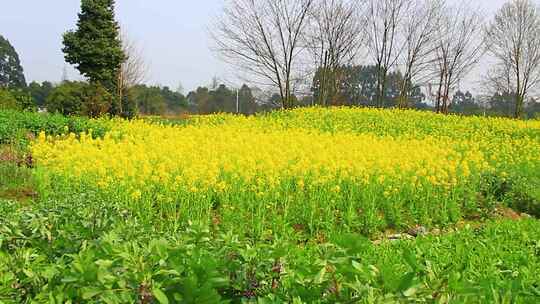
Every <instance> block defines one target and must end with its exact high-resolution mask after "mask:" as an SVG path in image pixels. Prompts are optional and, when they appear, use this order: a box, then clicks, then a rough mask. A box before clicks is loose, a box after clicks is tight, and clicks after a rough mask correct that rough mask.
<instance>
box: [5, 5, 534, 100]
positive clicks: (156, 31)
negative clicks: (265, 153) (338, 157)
mask: <svg viewBox="0 0 540 304" xmlns="http://www.w3.org/2000/svg"><path fill="white" fill-rule="evenodd" d="M537 1H540V0H537ZM504 2H505V0H473V3H477V4H478V5H479V6H480V7H481V8H482V9H483V10H484V13H485V15H486V16H488V17H491V16H492V14H493V12H495V11H496V10H497V9H498V8H500V7H501V5H502V4H503V3H504ZM0 3H1V5H0V8H1V9H0V35H3V36H4V37H6V38H7V39H8V40H9V41H10V42H11V43H12V44H13V45H14V47H15V48H16V50H17V51H18V53H19V55H20V57H21V61H22V65H23V68H24V70H25V75H26V78H27V81H28V82H30V81H32V80H37V81H44V80H50V81H59V80H60V79H61V77H62V70H63V67H64V58H63V54H62V52H61V48H62V38H61V36H62V33H63V32H65V31H66V30H68V29H72V28H74V26H75V23H76V20H77V13H78V11H79V6H80V2H79V1H78V0H47V1H43V0H0ZM116 6H117V12H116V14H117V19H118V20H119V22H120V24H121V26H122V27H123V31H124V32H127V33H128V36H129V37H131V39H132V40H134V41H135V42H136V43H137V44H138V45H139V46H140V48H141V49H142V51H143V54H144V58H145V59H146V61H147V62H148V64H149V67H150V73H149V77H148V81H147V82H148V83H150V84H162V85H168V86H170V87H172V88H173V89H175V88H177V87H178V84H179V83H182V84H183V86H184V87H185V89H186V90H191V89H193V88H195V87H196V86H198V85H206V84H208V83H209V82H210V79H211V78H212V77H214V76H217V77H220V78H228V77H231V76H232V75H231V74H230V72H227V68H226V67H225V65H224V64H222V63H221V62H220V61H219V60H218V59H216V58H215V56H214V55H213V54H212V52H211V51H210V50H209V45H210V44H211V42H210V40H209V38H208V31H207V28H208V26H209V24H211V23H212V20H213V19H214V18H215V17H216V16H217V15H218V14H219V13H220V11H221V9H222V7H223V0H197V1H194V0H117V3H116ZM68 71H69V76H70V78H72V79H74V78H75V79H76V78H77V77H78V76H77V73H76V72H75V71H74V70H73V69H71V68H70V69H69V70H68ZM475 74H479V72H475ZM471 87H472V86H471Z"/></svg>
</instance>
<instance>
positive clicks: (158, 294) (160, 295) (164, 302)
mask: <svg viewBox="0 0 540 304" xmlns="http://www.w3.org/2000/svg"><path fill="white" fill-rule="evenodd" d="M152 294H153V295H154V297H155V298H156V300H157V301H158V302H159V303H160V304H169V298H167V295H166V294H165V293H164V292H163V291H162V290H161V289H159V288H157V287H155V288H153V289H152Z"/></svg>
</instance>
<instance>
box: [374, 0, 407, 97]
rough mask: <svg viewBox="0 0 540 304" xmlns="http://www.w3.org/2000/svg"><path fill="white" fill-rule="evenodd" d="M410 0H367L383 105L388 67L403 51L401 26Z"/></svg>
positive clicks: (378, 88) (379, 93)
mask: <svg viewBox="0 0 540 304" xmlns="http://www.w3.org/2000/svg"><path fill="white" fill-rule="evenodd" d="M410 5H411V0H368V1H367V4H366V10H365V13H366V25H365V28H366V39H367V40H366V44H367V49H368V53H369V54H370V55H371V56H372V57H373V59H374V61H375V65H376V67H377V94H376V99H377V100H376V102H377V106H383V102H384V98H385V91H386V82H387V78H388V73H389V71H390V70H391V69H392V68H393V67H395V65H396V64H397V62H398V59H399V56H400V55H401V54H402V51H403V41H400V35H399V28H400V26H401V25H402V22H403V18H404V17H405V15H406V14H407V12H408V7H409V6H410Z"/></svg>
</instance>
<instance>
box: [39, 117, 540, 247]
mask: <svg viewBox="0 0 540 304" xmlns="http://www.w3.org/2000/svg"><path fill="white" fill-rule="evenodd" d="M114 125H115V127H114V130H113V131H111V132H109V133H108V134H107V135H106V136H105V137H104V138H97V139H94V138H92V136H91V135H90V134H68V135H65V136H62V137H57V138H51V137H48V138H47V137H46V136H44V135H43V134H42V135H41V136H40V137H39V138H38V140H37V141H36V142H35V143H34V145H33V146H32V153H33V155H34V157H35V159H36V161H37V163H38V165H39V168H40V170H39V171H38V174H37V177H38V179H40V180H41V183H42V184H43V185H46V187H49V188H50V190H51V192H54V191H58V190H54V189H68V188H73V187H83V188H89V189H94V190H96V191H98V192H99V193H100V194H102V195H104V196H105V197H107V198H109V199H111V204H117V205H118V208H119V209H125V210H129V211H130V212H134V213H137V214H138V215H140V216H142V217H143V218H144V219H146V220H148V221H155V222H157V223H158V224H160V225H162V226H163V227H167V228H178V227H181V226H182V225H183V223H185V222H187V221H191V220H206V221H212V220H214V221H215V220H216V217H218V218H219V221H220V222H222V223H224V224H226V225H230V228H231V229H237V226H238V223H242V222H244V223H247V224H249V226H250V227H251V228H252V233H253V234H255V235H256V236H260V237H263V236H264V234H265V233H266V232H267V231H275V230H276V229H277V230H282V231H283V232H285V233H286V232H287V231H284V230H283V229H285V228H283V227H284V225H282V224H283V222H289V223H293V224H295V227H302V229H304V230H306V231H309V232H314V231H319V230H322V229H325V230H330V231H334V230H336V231H343V230H354V231H356V230H360V231H362V232H365V233H369V232H370V231H373V229H378V228H381V227H392V226H400V225H409V224H412V223H425V222H430V223H440V224H444V223H447V222H452V221H455V220H457V219H459V218H460V217H461V216H462V215H463V214H464V213H466V212H468V210H472V209H474V207H475V205H476V204H478V203H479V201H480V199H478V195H477V194H478V193H479V192H481V189H482V187H483V184H484V180H485V178H486V177H487V176H501V177H503V178H507V177H508V176H509V175H512V176H518V175H522V174H524V172H525V173H530V172H534V171H537V170H538V169H539V168H540V122H523V121H512V120H506V119H488V118H477V117H475V118H461V117H456V116H438V115H434V114H431V113H425V112H417V111H398V110H372V109H350V108H336V109H321V108H314V109H299V110H293V111H281V112H276V113H272V114H268V115H263V116H256V117H242V116H232V115H225V114H222V115H211V116H201V117H194V118H192V119H191V120H190V121H189V122H188V123H187V124H186V125H181V126H174V125H170V124H165V123H161V124H160V123H149V122H147V121H143V120H134V121H121V120H118V121H115V122H114ZM289 226H290V225H289Z"/></svg>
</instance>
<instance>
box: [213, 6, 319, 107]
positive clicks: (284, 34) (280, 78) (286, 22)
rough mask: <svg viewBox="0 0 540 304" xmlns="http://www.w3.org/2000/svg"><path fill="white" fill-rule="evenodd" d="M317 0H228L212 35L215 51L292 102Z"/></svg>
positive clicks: (283, 100) (284, 103)
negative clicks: (273, 87) (311, 15)
mask: <svg viewBox="0 0 540 304" xmlns="http://www.w3.org/2000/svg"><path fill="white" fill-rule="evenodd" d="M313 3H314V0H229V1H228V2H227V4H226V6H225V9H224V15H223V16H222V18H220V20H218V22H217V23H216V25H215V28H214V30H213V31H212V33H211V35H212V38H213V39H214V41H215V43H216V51H217V52H218V53H219V54H220V55H221V57H222V58H223V59H224V60H225V61H227V62H229V63H231V64H233V65H234V66H235V67H237V68H239V69H241V70H243V71H245V72H247V73H249V74H250V75H252V76H253V77H257V78H259V79H261V80H263V81H265V82H267V83H269V84H271V85H273V86H275V87H276V88H277V89H278V90H279V94H280V97H281V103H282V106H283V107H284V108H290V107H292V106H293V104H292V98H291V97H292V91H293V83H294V78H295V75H294V73H295V69H296V64H297V57H298V55H299V53H300V52H301V51H302V50H303V46H302V44H301V41H302V35H303V34H304V30H305V28H306V24H307V19H308V14H309V13H310V11H311V9H312V8H313Z"/></svg>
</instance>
